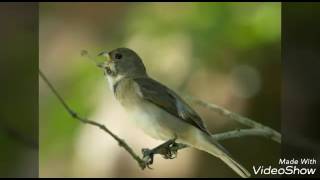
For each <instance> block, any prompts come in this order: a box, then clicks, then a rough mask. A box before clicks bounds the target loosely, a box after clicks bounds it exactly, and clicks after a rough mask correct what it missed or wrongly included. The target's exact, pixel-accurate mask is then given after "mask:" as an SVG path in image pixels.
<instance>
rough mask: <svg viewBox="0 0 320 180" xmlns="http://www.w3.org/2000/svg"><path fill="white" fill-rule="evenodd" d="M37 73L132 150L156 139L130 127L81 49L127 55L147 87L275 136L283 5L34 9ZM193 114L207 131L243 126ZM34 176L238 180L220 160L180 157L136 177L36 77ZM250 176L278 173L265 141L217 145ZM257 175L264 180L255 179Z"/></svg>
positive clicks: (272, 146) (121, 154)
mask: <svg viewBox="0 0 320 180" xmlns="http://www.w3.org/2000/svg"><path fill="white" fill-rule="evenodd" d="M39 14H40V19H39V23H40V25H39V34H40V36H39V38H40V39H39V44H40V46H39V48H40V52H39V66H40V68H41V69H42V71H43V72H44V73H45V74H46V75H47V76H48V78H49V79H50V80H51V82H52V83H53V84H54V85H55V86H56V88H57V89H58V91H59V92H60V93H61V94H62V96H63V97H64V98H65V100H66V101H67V102H68V103H69V104H70V105H71V106H72V107H73V109H74V110H76V111H77V112H78V113H79V114H80V115H83V116H86V117H89V118H90V119H93V120H95V121H97V122H100V123H103V124H105V125H107V126H108V127H109V129H111V130H112V131H113V132H114V133H116V134H118V135H119V136H120V137H122V138H123V139H125V140H126V141H127V142H128V143H129V144H130V145H131V146H132V147H133V148H134V150H135V151H136V152H138V153H139V152H140V151H141V148H145V147H149V148H150V147H154V146H156V145H158V144H160V143H161V141H157V140H153V139H151V138H150V137H148V136H147V135H144V134H143V133H142V132H141V131H140V130H139V129H137V128H135V127H133V126H132V125H131V124H130V123H128V122H129V118H130V117H128V116H126V114H125V113H124V110H123V109H122V108H121V107H120V105H119V104H118V103H117V102H116V101H115V99H114V98H113V96H112V92H111V91H110V90H109V88H108V85H107V82H106V80H105V79H104V77H103V73H102V72H101V71H100V70H99V69H97V68H96V67H95V66H94V65H93V64H92V62H90V60H88V59H87V58H84V57H81V55H80V51H81V50H83V49H86V50H88V51H89V52H90V53H92V54H97V53H99V52H101V51H102V50H112V49H115V48H117V47H129V48H131V49H133V50H135V51H136V52H137V53H138V54H139V55H140V56H141V57H142V59H143V61H144V63H145V65H146V66H147V71H148V73H149V74H150V76H152V77H153V78H154V79H157V80H159V81H161V82H162V83H164V84H166V85H167V86H168V87H170V88H172V89H174V90H180V91H183V92H185V93H188V94H190V95H192V96H195V97H198V98H201V99H203V100H206V101H208V102H213V103H215V104H218V105H221V106H223V107H225V108H227V109H229V110H231V111H234V112H237V113H240V114H242V115H244V116H247V117H250V118H252V119H254V120H256V121H258V122H260V123H263V124H265V125H268V126H271V127H272V128H275V129H276V130H279V131H280V124H281V121H280V110H281V109H280V99H281V98H280V95H281V86H280V82H281V4H280V3H72V4H71V3H40V11H39ZM192 106H193V107H194V108H195V110H196V111H197V112H198V113H199V114H200V116H201V117H202V118H203V119H204V121H205V123H206V124H207V125H208V128H209V129H210V130H211V132H214V133H219V132H224V131H228V130H233V129H235V128H243V126H241V125H240V124H238V123H236V122H234V121H232V120H229V119H226V118H223V117H221V116H219V115H217V114H215V113H214V112H210V111H209V110H206V109H203V108H201V107H198V106H196V105H194V104H192ZM39 123H40V124H39V127H40V129H39V133H40V139H39V143H40V151H39V154H40V156H39V157H40V162H39V163H40V164H39V166H40V169H39V173H40V177H237V175H236V174H235V173H234V172H233V171H232V170H230V169H229V168H228V167H227V166H226V165H225V164H223V163H222V162H221V161H220V160H218V159H217V158H215V157H213V156H211V155H209V154H207V153H205V152H201V151H198V150H194V149H185V150H182V151H180V152H179V154H178V157H177V158H176V159H173V160H164V159H162V158H161V157H158V156H157V157H156V158H155V162H154V165H153V168H154V169H153V170H145V171H142V170H140V168H139V167H138V166H137V164H136V162H135V161H134V160H132V159H131V157H130V156H129V155H128V153H127V152H125V151H124V150H123V149H121V148H120V147H119V146H118V145H117V143H116V142H115V141H114V140H113V139H112V138H111V137H110V136H109V135H107V134H106V133H104V132H103V131H101V130H99V129H97V128H96V127H92V126H88V125H83V124H80V123H79V122H78V121H76V120H74V119H72V118H71V117H70V116H69V115H68V114H67V112H66V111H65V109H64V108H63V107H62V106H61V104H59V102H58V101H57V99H56V98H55V97H54V96H53V94H52V92H51V91H50V90H49V89H48V88H47V86H46V84H44V83H43V81H42V80H41V79H39ZM221 143H222V144H223V145H224V146H225V147H226V148H227V149H228V150H229V151H230V153H231V154H233V156H234V157H235V158H236V159H237V160H238V161H239V162H240V163H241V164H243V165H244V166H245V167H246V168H247V169H249V170H250V171H252V166H253V165H256V166H259V165H263V166H269V165H271V166H274V167H277V166H278V160H279V156H280V145H279V144H277V143H275V142H273V141H271V140H267V139H264V138H262V137H246V138H241V139H230V140H225V141H223V142H221ZM260 176H261V175H260Z"/></svg>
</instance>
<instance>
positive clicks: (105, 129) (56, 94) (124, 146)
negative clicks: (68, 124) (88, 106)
mask: <svg viewBox="0 0 320 180" xmlns="http://www.w3.org/2000/svg"><path fill="white" fill-rule="evenodd" d="M39 74H40V76H41V78H42V79H43V80H44V82H45V83H46V84H47V85H48V87H49V88H50V90H51V91H52V92H53V93H54V95H55V96H56V97H57V98H58V100H59V101H60V103H61V104H62V105H63V107H64V108H65V109H66V110H67V112H68V113H69V114H70V116H71V117H72V118H74V119H76V120H79V121H80V122H82V123H84V124H90V125H93V126H96V127H99V128H100V129H101V130H103V131H105V132H106V133H108V134H109V135H110V136H111V137H112V138H113V139H115V140H116V141H117V142H118V144H119V146H120V147H123V148H124V149H125V150H126V151H127V152H128V153H129V154H130V155H131V156H132V158H133V159H134V160H136V161H137V163H138V164H139V166H140V167H141V168H142V169H144V168H145V167H146V164H145V162H144V161H143V160H142V159H141V158H140V157H139V156H138V155H137V154H136V153H135V152H134V151H133V149H132V148H131V147H130V146H129V145H128V144H127V143H126V142H125V141H124V140H123V139H121V138H119V137H118V136H117V135H115V134H114V133H113V132H111V131H110V130H109V129H108V128H107V127H106V126H105V125H103V124H99V123H97V122H95V121H91V120H89V119H87V118H83V117H80V116H79V115H78V114H77V113H76V112H75V111H73V110H72V109H71V108H70V106H69V105H68V104H67V103H66V102H65V101H64V99H63V98H62V97H61V96H60V94H59V93H58V92H57V91H56V89H55V88H54V87H53V85H52V84H51V83H50V81H49V80H48V79H47V77H46V76H45V75H44V74H43V72H42V71H41V70H40V69H39Z"/></svg>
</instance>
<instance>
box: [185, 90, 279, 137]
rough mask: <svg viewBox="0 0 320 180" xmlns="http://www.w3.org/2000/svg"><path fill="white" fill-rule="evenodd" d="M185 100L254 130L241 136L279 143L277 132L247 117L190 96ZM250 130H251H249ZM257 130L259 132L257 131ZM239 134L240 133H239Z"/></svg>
mask: <svg viewBox="0 0 320 180" xmlns="http://www.w3.org/2000/svg"><path fill="white" fill-rule="evenodd" d="M186 98H187V99H189V100H190V101H192V102H194V103H195V104H198V105H200V106H203V107H205V108H208V109H210V110H212V111H214V112H216V113H218V114H220V115H222V116H225V117H227V118H229V119H232V120H234V121H237V122H239V123H241V124H243V125H246V126H249V127H252V128H255V129H254V131H248V130H246V131H244V132H243V131H242V132H241V134H245V135H257V136H265V137H269V138H271V139H272V140H274V141H276V142H278V143H281V134H280V133H279V132H277V131H276V130H274V129H272V128H270V127H268V126H265V125H262V124H260V123H258V122H256V121H253V120H251V119H249V118H247V117H244V116H241V115H239V114H237V113H234V112H231V111H228V110H227V109H224V108H223V107H220V106H218V105H215V104H212V103H208V102H205V101H203V100H200V99H197V98H193V97H191V96H186ZM251 130H252V129H251ZM257 130H259V131H257ZM239 133H240V132H239Z"/></svg>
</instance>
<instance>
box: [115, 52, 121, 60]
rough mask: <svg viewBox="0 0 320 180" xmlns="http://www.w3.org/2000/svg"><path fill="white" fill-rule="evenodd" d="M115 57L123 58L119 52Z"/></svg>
mask: <svg viewBox="0 0 320 180" xmlns="http://www.w3.org/2000/svg"><path fill="white" fill-rule="evenodd" d="M114 57H115V58H116V59H121V58H122V55H121V54H119V53H117V54H115V55H114Z"/></svg>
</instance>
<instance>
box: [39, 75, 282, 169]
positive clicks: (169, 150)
mask: <svg viewBox="0 0 320 180" xmlns="http://www.w3.org/2000/svg"><path fill="white" fill-rule="evenodd" d="M39 75H40V76H41V78H42V79H43V80H44V82H45V83H46V84H47V85H48V87H49V89H50V90H51V91H52V92H53V94H54V95H55V96H56V97H57V98H58V100H59V101H60V103H61V104H62V105H63V107H64V108H65V109H66V110H67V112H68V113H69V115H70V116H71V117H72V118H74V119H76V120H78V121H80V122H82V123H84V124H89V125H93V126H96V127H98V128H100V129H101V130H103V131H105V132H106V133H107V134H109V135H110V136H111V137H112V138H113V139H115V140H116V141H117V142H118V144H119V146H120V147H122V148H124V149H125V150H126V151H127V152H128V153H129V154H130V155H131V157H132V158H133V159H134V160H135V161H136V162H137V163H138V164H139V166H140V167H141V168H142V169H145V168H146V167H148V168H150V167H149V165H151V164H152V163H153V156H154V155H155V154H160V155H163V156H164V158H165V159H172V158H174V157H175V156H176V154H177V152H178V150H180V149H184V148H186V147H188V146H187V145H184V144H179V143H175V142H174V141H167V142H165V143H163V144H161V145H159V146H157V147H155V148H153V149H151V150H150V149H142V153H143V158H140V157H139V156H138V155H137V154H136V153H135V152H134V151H133V149H132V148H131V147H130V146H129V145H128V144H127V143H126V142H125V141H124V140H123V139H121V138H120V137H118V136H117V135H116V134H114V133H113V132H111V131H110V130H109V129H108V128H107V127H106V126H105V125H103V124H100V123H97V122H95V121H92V120H89V119H87V118H84V117H81V116H79V115H78V114H77V113H76V112H75V111H73V110H72V109H71V108H70V106H69V105H68V104H67V103H66V102H65V100H64V99H63V98H62V96H60V94H59V93H58V92H57V91H56V89H55V88H54V86H53V85H52V84H51V83H50V81H49V80H48V79H47V77H46V76H45V75H44V74H43V72H42V71H41V70H40V69H39ZM186 98H188V99H190V100H192V101H193V102H195V103H197V104H199V105H202V106H204V107H206V108H209V109H210V110H213V111H215V112H218V113H220V114H221V115H223V116H226V117H228V118H230V119H233V120H235V121H238V122H240V123H242V124H245V125H247V126H250V127H252V128H251V129H239V130H234V131H229V132H224V133H219V134H214V135H212V137H213V138H215V139H216V140H218V141H221V140H226V139H231V138H240V137H245V136H263V137H269V138H271V139H273V140H274V141H276V142H279V143H280V142H281V135H280V133H278V132H277V131H275V130H273V129H271V128H269V127H267V126H264V125H262V124H260V123H257V122H255V121H253V120H250V119H248V118H246V117H243V116H240V115H238V114H236V113H233V112H230V111H228V110H226V109H224V108H222V107H219V106H217V105H214V104H210V103H207V102H204V101H202V100H198V99H195V98H192V97H190V96H186Z"/></svg>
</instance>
